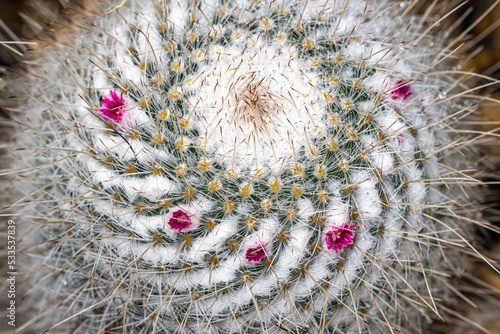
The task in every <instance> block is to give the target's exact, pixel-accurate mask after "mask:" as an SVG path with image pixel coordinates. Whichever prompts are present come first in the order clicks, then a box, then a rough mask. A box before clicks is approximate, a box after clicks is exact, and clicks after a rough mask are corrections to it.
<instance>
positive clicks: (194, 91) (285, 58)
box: [186, 42, 326, 171]
mask: <svg viewBox="0 0 500 334" xmlns="http://www.w3.org/2000/svg"><path fill="white" fill-rule="evenodd" d="M255 44H259V43H258V42H256V43H255ZM308 70H309V66H308V64H307V63H306V61H305V60H300V59H299V57H298V55H297V51H296V50H295V49H294V48H293V47H285V46H282V47H277V46H269V45H252V46H247V45H244V44H236V45H234V46H231V47H227V48H224V50H223V51H222V50H221V49H220V47H218V46H214V47H212V48H211V50H209V53H208V56H207V58H206V59H205V62H204V63H203V64H202V65H201V66H200V69H199V72H198V74H197V75H195V77H194V78H191V79H188V85H189V87H186V88H187V89H188V91H189V92H188V94H187V95H188V96H189V101H190V105H191V108H192V111H193V115H194V117H196V118H199V121H196V122H193V123H195V124H200V128H199V129H200V132H201V139H200V143H199V144H200V145H201V146H202V147H204V148H205V150H206V152H207V153H208V154H209V155H212V156H214V158H215V159H216V160H219V161H220V160H222V162H223V163H224V164H225V165H226V166H228V167H230V168H234V169H237V170H242V169H250V170H252V169H254V168H255V169H260V170H268V171H269V170H273V171H276V170H278V169H279V168H280V167H281V166H282V165H283V164H284V163H285V164H287V162H288V161H293V159H292V158H293V157H294V154H295V153H296V152H300V151H302V152H303V151H308V150H309V149H310V148H311V140H312V139H313V138H314V137H315V136H317V135H318V134H319V133H321V131H322V129H321V126H322V124H324V121H322V120H321V119H322V116H324V114H325V112H326V103H325V101H324V100H325V99H324V97H323V94H322V93H321V92H319V91H318V90H317V89H316V88H315V86H316V85H315V83H316V81H317V78H316V77H315V75H314V74H312V73H308ZM323 119H324V118H323ZM235 157H237V159H236V158H235Z"/></svg>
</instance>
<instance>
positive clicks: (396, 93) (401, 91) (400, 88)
mask: <svg viewBox="0 0 500 334" xmlns="http://www.w3.org/2000/svg"><path fill="white" fill-rule="evenodd" d="M411 94H412V93H411V89H410V85H408V83H406V82H404V81H403V80H402V79H400V80H398V81H396V82H395V84H394V86H393V88H392V89H391V91H390V92H389V96H390V97H391V98H392V99H394V100H406V99H407V98H409V97H410V95H411Z"/></svg>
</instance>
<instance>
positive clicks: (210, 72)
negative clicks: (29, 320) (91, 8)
mask: <svg viewBox="0 0 500 334" xmlns="http://www.w3.org/2000/svg"><path fill="white" fill-rule="evenodd" d="M412 5H413V2H409V1H398V2H392V1H385V0H377V1H370V2H366V1H361V0H351V1H345V2H343V1H326V2H325V1H316V0H310V1H285V2H281V1H278V2H266V1H217V0H210V1H209V0H206V1H205V0H203V1H194V0H193V1H150V0H144V1H138V0H137V1H135V0H129V1H127V2H126V3H125V5H124V6H122V7H119V8H115V9H114V10H113V11H111V12H110V13H107V14H105V15H103V16H102V17H99V18H98V19H97V20H96V22H95V24H94V26H93V27H92V28H89V29H88V31H86V32H85V34H84V36H83V37H82V40H81V42H78V43H76V44H74V45H70V46H67V47H65V48H62V49H60V50H58V54H59V61H57V62H55V63H54V64H47V65H45V67H44V71H42V73H43V75H42V76H40V77H39V78H40V79H39V81H38V83H37V84H36V85H35V86H34V92H35V94H34V95H36V97H34V98H33V99H32V105H31V106H30V108H32V110H31V111H30V113H29V115H28V116H26V117H24V118H22V119H20V123H21V124H22V126H21V128H22V130H23V134H22V137H20V138H19V143H20V145H21V146H24V147H25V148H26V149H28V150H29V151H30V154H26V155H21V156H22V161H23V162H24V163H25V164H26V166H28V168H33V169H32V172H31V173H30V175H29V178H28V179H29V187H26V189H29V194H27V195H26V198H27V199H29V200H30V201H31V202H32V203H33V204H32V205H31V206H30V207H31V208H32V210H30V212H33V214H30V215H29V217H33V218H32V219H33V221H34V222H36V223H37V224H40V226H41V227H40V228H35V232H34V233H36V234H38V238H39V240H41V242H40V246H37V247H36V248H35V250H36V251H35V252H34V253H35V254H34V255H33V256H34V257H35V258H37V257H38V258H39V260H38V261H36V262H38V263H37V265H39V263H40V262H42V263H43V265H42V268H45V269H43V270H41V272H39V274H38V275H39V276H38V278H37V279H38V280H39V282H40V287H39V288H38V289H39V290H41V293H42V292H43V293H46V292H48V291H52V292H55V293H56V294H57V295H58V296H59V297H61V298H62V301H61V304H59V305H61V306H58V309H59V310H60V311H61V312H60V318H58V319H57V320H56V321H54V322H53V323H52V324H51V325H54V327H53V329H52V330H53V331H54V332H57V331H58V330H59V331H61V332H64V331H66V332H70V331H71V332H72V333H108V332H109V333H122V332H126V333H217V334H221V333H228V334H229V333H281V332H283V333H285V332H288V333H351V332H353V333H354V332H359V333H379V332H380V333H388V332H392V331H396V330H404V328H405V326H408V323H411V324H412V326H417V327H413V328H417V330H418V323H419V318H418V319H417V317H416V316H415V315H413V314H419V315H425V316H428V317H433V316H437V317H441V314H442V310H441V308H440V304H439V299H441V298H442V296H441V295H440V292H441V291H442V289H443V287H444V284H443V283H442V282H441V281H442V280H441V277H439V275H438V274H437V273H438V272H443V271H450V270H452V269H449V268H448V269H447V268H445V267H446V266H447V265H451V266H452V265H453V263H454V261H455V259H456V257H457V254H458V251H457V250H456V248H458V247H464V246H466V247H467V246H469V245H468V243H467V241H466V240H465V239H464V238H463V237H462V235H461V234H459V232H457V229H460V228H462V227H463V226H464V221H466V220H464V219H461V217H465V216H467V215H470V214H472V215H473V214H474V212H475V211H474V210H475V209H474V208H473V207H472V206H471V207H469V205H468V204H467V202H465V196H464V195H462V190H463V189H464V187H466V186H467V182H465V181H463V180H464V179H467V175H465V174H464V173H463V172H461V171H459V169H460V168H464V166H463V164H462V162H461V160H460V158H459V157H460V148H461V145H462V143H463V142H464V141H465V140H466V139H467V138H464V137H460V136H457V135H456V134H455V131H454V128H455V127H456V124H457V123H456V117H455V116H460V115H462V114H465V113H470V112H471V111H472V110H473V109H471V102H470V101H466V100H465V99H464V98H463V97H460V95H461V94H457V95H455V91H456V89H457V87H456V82H455V81H456V79H455V77H454V76H453V74H446V71H441V69H442V68H444V67H445V65H446V64H445V63H446V62H444V63H443V62H442V60H443V58H445V57H446V55H444V54H442V53H441V50H440V49H436V48H437V47H438V46H439V45H438V44H439V43H438V42H439V41H435V43H436V45H435V46H434V47H432V45H431V44H429V41H430V40H431V37H430V36H427V35H425V34H424V35H422V31H423V30H422V29H423V25H424V24H426V22H424V20H422V19H420V18H418V17H414V16H411V15H410V14H409V12H410V11H409V10H410V7H411V6H412ZM80 45H81V46H80ZM446 94H448V97H446V96H447V95H446ZM460 180H462V181H460ZM34 189H35V190H34ZM467 212H468V213H467ZM449 240H453V241H449ZM43 290H46V291H43ZM37 296H38V295H37ZM42 305H43V304H42ZM49 327H50V326H49Z"/></svg>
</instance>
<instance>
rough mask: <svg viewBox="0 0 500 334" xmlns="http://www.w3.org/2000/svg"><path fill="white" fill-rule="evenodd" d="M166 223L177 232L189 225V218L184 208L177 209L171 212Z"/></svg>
mask: <svg viewBox="0 0 500 334" xmlns="http://www.w3.org/2000/svg"><path fill="white" fill-rule="evenodd" d="M168 225H169V226H170V227H171V228H173V229H174V230H177V231H179V232H181V231H183V230H185V229H187V228H189V227H191V218H190V217H189V215H188V213H187V212H186V211H184V210H180V209H179V210H177V211H174V212H173V213H172V217H171V218H170V219H169V220H168Z"/></svg>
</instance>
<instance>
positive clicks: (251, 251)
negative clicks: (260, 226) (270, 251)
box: [245, 243, 266, 262]
mask: <svg viewBox="0 0 500 334" xmlns="http://www.w3.org/2000/svg"><path fill="white" fill-rule="evenodd" d="M264 256H266V248H265V247H264V246H263V245H262V244H260V243H256V244H254V245H253V246H251V247H250V248H248V249H247V252H246V254H245V257H246V259H247V260H248V261H249V262H259V261H260V260H261V259H262V258H263V257H264Z"/></svg>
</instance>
